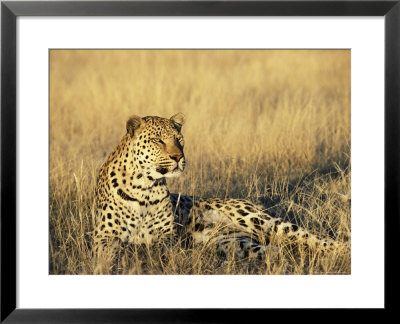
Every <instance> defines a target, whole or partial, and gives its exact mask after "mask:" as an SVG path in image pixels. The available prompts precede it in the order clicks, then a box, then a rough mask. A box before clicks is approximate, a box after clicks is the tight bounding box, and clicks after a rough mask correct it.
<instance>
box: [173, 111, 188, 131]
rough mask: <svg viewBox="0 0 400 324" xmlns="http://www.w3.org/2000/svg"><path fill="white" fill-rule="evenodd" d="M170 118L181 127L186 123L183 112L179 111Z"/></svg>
mask: <svg viewBox="0 0 400 324" xmlns="http://www.w3.org/2000/svg"><path fill="white" fill-rule="evenodd" d="M170 120H172V121H173V122H174V123H175V124H177V126H179V128H181V127H182V125H183V124H184V123H185V115H184V114H182V113H177V114H175V115H173V116H172V117H171V118H170Z"/></svg>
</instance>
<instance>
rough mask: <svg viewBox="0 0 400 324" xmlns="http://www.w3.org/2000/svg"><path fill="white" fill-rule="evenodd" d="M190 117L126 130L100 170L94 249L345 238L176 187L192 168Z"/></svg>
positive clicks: (321, 244)
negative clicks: (177, 240)
mask: <svg viewBox="0 0 400 324" xmlns="http://www.w3.org/2000/svg"><path fill="white" fill-rule="evenodd" d="M183 123H184V116H183V115H182V114H181V113H178V114H176V115H174V116H172V117H171V118H170V119H166V118H161V117H156V116H147V117H143V118H140V117H138V116H132V117H130V118H129V120H128V121H127V124H126V134H125V135H124V136H123V137H122V140H121V141H120V143H119V144H118V146H117V147H116V149H115V150H114V152H113V153H111V155H110V156H109V157H108V159H107V160H106V162H105V163H104V164H103V166H102V167H101V169H100V173H99V176H98V180H97V187H96V196H95V204H96V206H95V219H94V223H95V228H94V231H93V238H94V243H95V253H97V254H100V253H101V252H102V251H103V250H104V249H105V248H106V247H109V246H110V245H112V246H114V247H115V246H118V245H119V244H121V243H123V242H128V243H133V244H138V245H140V244H144V245H147V246H152V245H155V244H157V243H159V242H162V241H164V240H167V239H170V238H171V237H172V238H173V237H176V236H178V235H181V236H183V235H184V236H185V237H190V239H191V241H192V242H193V244H197V243H206V242H210V241H212V242H214V243H215V244H216V246H217V252H218V253H221V254H227V253H230V252H232V251H234V254H235V255H236V256H237V257H239V258H246V257H256V258H259V259H262V258H263V257H264V256H265V253H266V249H267V248H268V244H269V241H270V240H271V238H272V237H287V238H290V239H292V240H293V241H295V242H299V243H300V242H302V243H305V244H307V245H308V246H309V247H310V248H313V247H318V248H320V249H321V248H322V249H323V250H329V249H334V248H336V247H337V246H338V244H339V243H338V242H336V241H335V240H333V239H331V238H321V237H318V236H316V235H313V234H311V233H309V232H308V231H306V230H305V229H303V228H300V227H299V226H297V225H295V224H292V223H288V222H285V221H283V220H282V219H280V218H275V217H271V216H270V215H268V214H266V213H265V212H264V211H263V210H262V208H261V207H259V206H258V205H256V204H253V203H252V202H250V201H247V200H243V199H219V198H212V199H200V198H194V197H190V196H182V195H177V194H170V192H169V190H168V187H167V184H166V178H170V177H178V176H180V175H181V174H182V172H183V171H184V169H185V155H184V153H183V148H184V140H183V136H182V134H181V128H182V125H183Z"/></svg>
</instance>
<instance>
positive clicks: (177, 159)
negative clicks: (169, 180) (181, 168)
mask: <svg viewBox="0 0 400 324" xmlns="http://www.w3.org/2000/svg"><path fill="white" fill-rule="evenodd" d="M169 157H170V158H171V159H172V160H174V161H176V162H179V161H180V159H182V158H183V154H176V155H170V156H169Z"/></svg>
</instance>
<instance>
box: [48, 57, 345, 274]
mask: <svg viewBox="0 0 400 324" xmlns="http://www.w3.org/2000/svg"><path fill="white" fill-rule="evenodd" d="M177 112H182V113H184V114H185V116H186V123H185V125H184V127H183V129H182V133H183V135H184V137H185V155H186V158H187V169H186V170H185V172H184V174H183V175H182V176H181V177H180V178H177V179H171V181H169V187H170V189H171V192H180V193H182V194H188V195H196V196H202V197H213V196H219V197H240V198H248V199H251V200H253V201H257V200H258V201H260V200H261V201H262V202H264V203H265V206H266V208H269V211H270V212H271V213H275V214H276V215H277V216H281V217H287V218H290V219H292V220H293V219H302V220H303V221H304V219H306V220H307V221H306V224H305V226H311V225H310V224H309V223H310V222H311V223H313V224H317V225H318V226H317V227H318V228H325V229H327V230H333V231H334V232H338V231H346V232H347V235H348V236H349V235H350V205H349V201H350V51H349V50H51V52H50V271H51V272H52V273H77V272H83V273H87V272H90V269H89V268H88V267H85V262H86V261H87V258H88V257H87V256H85V255H84V254H85V253H86V254H87V248H88V247H87V242H86V240H85V239H84V238H85V232H86V231H89V230H90V227H91V216H90V209H91V204H92V201H93V190H94V185H95V179H96V175H97V171H98V169H99V168H100V166H101V164H102V162H103V161H104V159H105V158H106V156H107V155H108V154H109V153H111V151H112V150H113V149H114V147H115V146H116V145H117V144H118V142H119V140H120V138H121V137H122V135H123V134H124V132H125V122H126V120H127V118H128V117H129V116H130V115H132V114H136V115H139V116H147V115H157V116H162V117H170V116H172V115H173V114H175V113H177ZM277 206H279V208H278V207H277ZM313 226H314V225H313ZM85 251H86V252H85ZM79 269H80V270H79ZM346 271H349V269H347V270H346Z"/></svg>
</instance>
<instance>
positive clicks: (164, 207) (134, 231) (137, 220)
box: [118, 191, 173, 244]
mask: <svg viewBox="0 0 400 324" xmlns="http://www.w3.org/2000/svg"><path fill="white" fill-rule="evenodd" d="M142 194H143V193H142ZM167 195H168V196H169V193H168V192H167V191H166V192H164V191H162V192H160V191H158V192H156V193H154V192H146V193H144V194H143V196H142V195H136V197H140V198H137V199H134V200H133V199H131V200H129V199H128V200H127V199H124V198H126V197H124V198H123V197H119V199H118V205H123V209H124V210H125V213H124V214H125V215H124V217H123V223H124V224H126V228H127V231H126V233H125V235H124V236H123V239H124V240H125V241H128V242H130V243H136V244H142V243H145V244H151V243H154V242H155V241H158V240H160V239H162V238H163V237H165V235H167V234H168V233H171V232H172V226H173V214H172V206H171V203H170V200H169V199H168V196H167Z"/></svg>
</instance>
